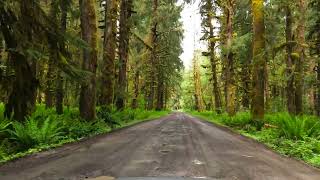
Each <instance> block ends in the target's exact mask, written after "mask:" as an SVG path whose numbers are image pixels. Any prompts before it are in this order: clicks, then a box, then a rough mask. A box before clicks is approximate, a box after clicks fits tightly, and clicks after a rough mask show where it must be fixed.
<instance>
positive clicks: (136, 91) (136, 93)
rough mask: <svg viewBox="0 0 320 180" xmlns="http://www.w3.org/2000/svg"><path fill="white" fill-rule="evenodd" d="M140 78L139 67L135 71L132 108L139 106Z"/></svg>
mask: <svg viewBox="0 0 320 180" xmlns="http://www.w3.org/2000/svg"><path fill="white" fill-rule="evenodd" d="M139 79H140V72H139V69H136V72H135V73H134V83H133V84H134V90H133V98H132V104H131V108H132V109H137V108H138V97H139V83H140V81H139Z"/></svg>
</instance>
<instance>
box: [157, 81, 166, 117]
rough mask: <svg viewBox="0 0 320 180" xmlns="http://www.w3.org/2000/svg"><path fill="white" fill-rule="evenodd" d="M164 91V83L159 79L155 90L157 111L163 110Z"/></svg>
mask: <svg viewBox="0 0 320 180" xmlns="http://www.w3.org/2000/svg"><path fill="white" fill-rule="evenodd" d="M164 90H165V87H164V83H163V81H162V80H161V79H159V82H158V88H157V106H156V110H157V111H161V110H163V106H164Z"/></svg>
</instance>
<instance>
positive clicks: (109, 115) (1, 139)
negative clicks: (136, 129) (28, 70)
mask: <svg viewBox="0 0 320 180" xmlns="http://www.w3.org/2000/svg"><path fill="white" fill-rule="evenodd" d="M3 109H4V107H3V105H0V112H1V111H2V112H3ZM97 112H98V113H97V116H98V117H97V119H96V120H94V121H89V122H88V121H85V120H83V119H81V118H80V115H79V110H78V109H77V108H67V109H64V113H63V114H62V115H57V114H55V111H54V110H53V109H46V108H45V106H44V105H37V110H36V112H34V113H33V114H32V115H31V117H29V118H28V119H27V120H26V121H25V122H23V123H21V122H15V121H12V120H8V119H5V118H4V117H3V116H0V162H5V161H8V160H11V159H15V158H18V157H22V156H25V155H27V154H30V153H35V152H39V151H42V150H45V149H50V148H53V147H57V146H61V145H63V144H65V143H69V142H74V141H77V140H79V139H82V138H85V137H89V136H94V135H97V134H102V133H106V132H109V131H110V130H111V129H112V128H120V127H124V126H128V125H131V124H134V123H137V122H141V121H144V120H147V119H152V118H158V117H160V116H163V115H166V114H168V112H167V111H159V112H158V111H145V110H142V109H135V110H133V109H125V110H124V111H122V112H118V111H115V110H113V109H112V108H107V107H98V108H97Z"/></svg>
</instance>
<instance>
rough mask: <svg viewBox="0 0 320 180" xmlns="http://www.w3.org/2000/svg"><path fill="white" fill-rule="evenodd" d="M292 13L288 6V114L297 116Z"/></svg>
mask: <svg viewBox="0 0 320 180" xmlns="http://www.w3.org/2000/svg"><path fill="white" fill-rule="evenodd" d="M292 18H293V17H292V12H291V8H290V6H289V5H288V6H287V7H286V43H287V46H286V51H287V57H286V64H287V67H286V72H287V78H288V80H287V87H286V93H287V108H288V112H289V113H290V114H295V103H294V101H295V97H294V96H295V87H294V76H295V75H294V73H293V70H294V67H293V64H294V62H293V60H294V59H293V58H292V53H293V46H292V43H293V33H292V28H293V27H292V25H293V24H292V23H293V20H292Z"/></svg>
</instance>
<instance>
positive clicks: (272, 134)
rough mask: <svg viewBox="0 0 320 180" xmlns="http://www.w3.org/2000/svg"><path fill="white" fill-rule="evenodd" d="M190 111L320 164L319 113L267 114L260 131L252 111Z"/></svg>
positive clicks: (276, 148)
mask: <svg viewBox="0 0 320 180" xmlns="http://www.w3.org/2000/svg"><path fill="white" fill-rule="evenodd" d="M189 113H190V114H192V115H194V116H197V117H200V118H202V119H205V120H207V121H209V122H212V123H216V124H219V125H222V126H226V127H230V128H231V129H233V130H234V131H237V132H239V133H241V134H242V135H244V136H247V137H250V138H253V139H255V140H257V141H259V142H261V143H264V144H266V145H267V146H269V147H270V148H272V149H274V150H275V151H277V152H279V153H280V154H282V155H285V156H288V157H293V158H297V159H299V160H302V161H305V162H306V163H308V164H310V165H313V166H316V167H320V119H319V118H317V117H315V116H309V115H303V116H296V117H293V116H290V115H289V114H288V113H275V114H267V115H266V117H265V122H264V124H265V126H264V127H263V128H262V130H261V131H257V130H256V128H255V126H254V123H253V122H252V121H251V116H250V113H248V112H240V113H238V114H237V115H236V116H234V117H229V116H228V115H227V114H219V115H218V114H216V113H212V112H189Z"/></svg>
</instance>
